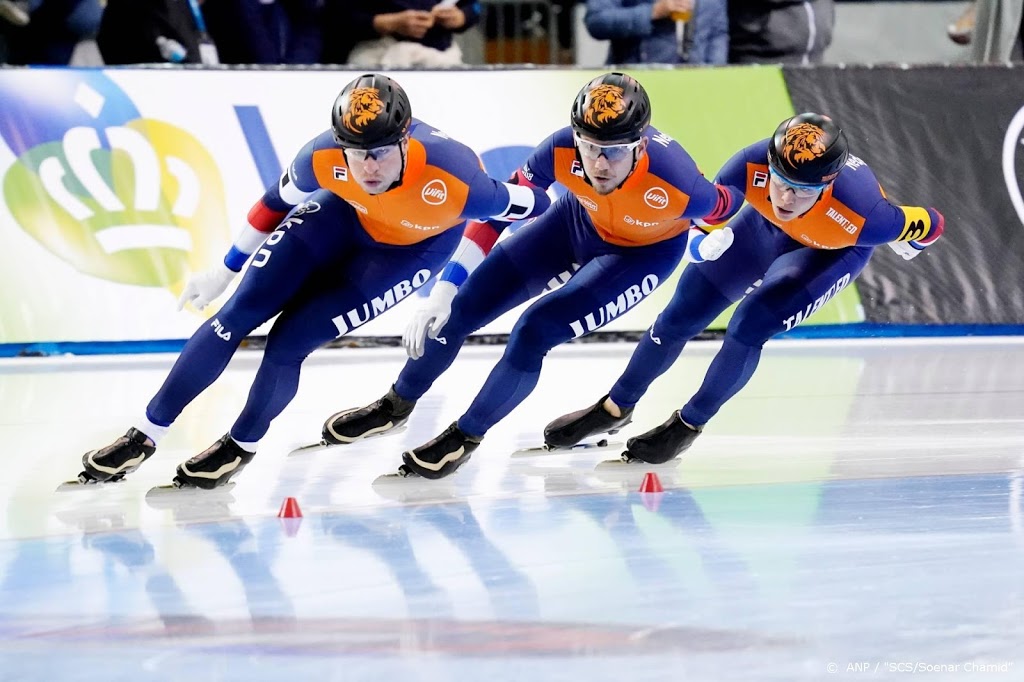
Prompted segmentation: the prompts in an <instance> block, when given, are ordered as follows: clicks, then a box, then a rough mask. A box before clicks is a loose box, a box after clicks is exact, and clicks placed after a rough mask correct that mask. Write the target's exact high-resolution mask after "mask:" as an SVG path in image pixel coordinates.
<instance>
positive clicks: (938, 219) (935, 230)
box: [917, 208, 946, 246]
mask: <svg viewBox="0 0 1024 682" xmlns="http://www.w3.org/2000/svg"><path fill="white" fill-rule="evenodd" d="M928 217H929V218H931V219H932V229H931V231H929V232H928V236H926V237H925V238H924V239H918V240H917V243H918V244H921V245H923V246H927V245H929V244H931V243H932V242H934V241H935V240H936V239H938V238H939V237H941V236H942V233H943V232H944V231H945V230H946V217H945V216H943V215H942V214H941V213H939V212H938V211H936V210H935V209H934V208H929V209H928Z"/></svg>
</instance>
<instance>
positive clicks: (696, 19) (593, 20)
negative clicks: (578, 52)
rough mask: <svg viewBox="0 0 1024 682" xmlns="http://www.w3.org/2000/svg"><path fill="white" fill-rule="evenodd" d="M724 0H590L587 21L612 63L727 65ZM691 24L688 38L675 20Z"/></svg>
mask: <svg viewBox="0 0 1024 682" xmlns="http://www.w3.org/2000/svg"><path fill="white" fill-rule="evenodd" d="M726 4H727V3H726V0H653V1H652V0H587V13H586V15H585V17H584V23H585V24H586V26H587V31H588V32H589V33H590V35H592V36H593V37H594V38H596V39H597V40H608V41H610V45H609V47H608V63H609V64H681V63H690V64H725V63H726V59H727V57H728V50H729V34H728V16H727V13H726ZM679 19H682V20H683V21H686V23H687V24H689V25H690V26H691V27H692V33H691V34H690V38H689V39H688V40H684V36H683V35H682V33H681V31H680V30H679V29H680V28H681V26H679V25H678V24H677V20H679Z"/></svg>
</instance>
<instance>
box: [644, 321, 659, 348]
mask: <svg viewBox="0 0 1024 682" xmlns="http://www.w3.org/2000/svg"><path fill="white" fill-rule="evenodd" d="M647 335H648V336H650V337H651V341H654V343H656V344H658V345H659V346H660V345H661V338H660V337H657V336H655V335H654V325H653V324H652V325H651V328H650V329H648V330H647Z"/></svg>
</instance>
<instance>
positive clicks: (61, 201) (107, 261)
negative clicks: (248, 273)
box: [2, 80, 230, 292]
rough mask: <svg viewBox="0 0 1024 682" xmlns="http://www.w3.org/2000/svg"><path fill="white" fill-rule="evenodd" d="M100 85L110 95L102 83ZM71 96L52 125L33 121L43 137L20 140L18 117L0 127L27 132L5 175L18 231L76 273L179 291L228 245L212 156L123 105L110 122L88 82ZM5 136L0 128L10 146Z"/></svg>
mask: <svg viewBox="0 0 1024 682" xmlns="http://www.w3.org/2000/svg"><path fill="white" fill-rule="evenodd" d="M102 85H103V87H104V88H105V89H106V90H110V86H111V84H110V83H109V81H105V82H103V83H102ZM114 87H116V86H114ZM73 92H74V95H73V97H72V99H73V102H66V101H62V102H59V104H58V111H57V112H56V114H55V115H54V117H53V118H54V119H55V120H54V121H50V122H44V123H43V124H40V129H43V130H44V132H45V134H40V137H42V138H43V139H40V140H31V141H30V142H26V141H25V139H26V137H29V138H30V137H31V135H32V132H33V122H32V121H25V118H26V113H22V118H21V119H18V118H9V119H7V120H5V121H4V122H3V123H4V126H5V127H6V128H10V127H12V126H18V127H24V128H26V129H27V130H26V135H25V136H22V137H21V138H18V140H17V141H18V142H19V143H20V144H21V146H22V147H23V148H22V149H21V150H20V155H19V156H18V159H17V161H16V162H15V163H14V164H13V165H12V166H11V167H10V168H9V169H8V171H7V173H6V175H5V176H4V178H3V186H2V187H3V200H4V202H5V203H6V204H7V207H8V208H9V210H10V211H11V214H12V215H13V216H14V219H15V220H16V221H17V223H18V225H19V226H20V227H21V229H23V230H24V231H25V232H26V233H27V234H29V235H30V236H31V237H32V238H33V239H35V240H36V241H37V242H38V243H39V244H41V245H42V246H43V247H44V248H46V249H47V250H48V251H49V252H50V253H52V254H53V255H55V256H57V257H58V258H60V259H61V260H63V261H65V262H66V263H68V264H70V265H71V266H72V267H74V268H75V269H76V270H78V271H79V272H82V273H85V274H88V275H91V276H94V277H99V278H102V279H106V280H110V281H115V282H120V283H124V284H134V285H140V286H150V287H166V288H169V289H171V290H172V291H173V292H177V291H179V290H180V289H181V288H182V287H183V286H184V281H185V280H186V278H187V276H188V273H189V272H190V271H193V270H198V269H201V268H203V267H206V266H208V265H209V264H210V263H211V262H213V261H214V260H215V259H216V258H217V255H218V253H219V251H220V250H221V249H223V247H224V244H225V243H227V242H229V241H230V235H229V234H228V221H227V211H226V208H225V203H224V189H223V183H222V181H221V177H220V172H219V171H218V169H217V165H216V163H215V162H214V160H213V157H212V156H211V155H210V153H209V152H208V151H207V150H206V149H205V148H204V147H203V146H202V144H200V143H199V141H198V140H197V139H196V138H195V137H193V136H192V135H191V134H189V133H188V132H186V131H184V130H182V129H181V128H178V127H176V126H174V125H171V124H169V123H166V122H164V121H157V120H153V119H146V118H141V117H137V112H135V111H134V107H133V106H132V105H131V103H130V102H128V105H127V107H126V106H125V105H124V103H123V102H122V103H121V105H120V106H121V110H122V111H124V110H125V109H128V107H130V111H129V112H128V113H129V114H134V115H135V116H136V117H133V118H129V117H128V116H127V115H125V114H124V113H122V117H123V118H122V120H121V121H117V120H116V118H118V117H113V118H115V120H114V121H111V122H109V123H113V124H109V123H108V121H107V120H104V118H108V119H109V118H111V117H110V116H107V117H104V116H102V115H101V112H103V111H104V103H105V96H104V95H103V94H102V93H101V92H98V91H97V90H96V89H94V88H93V87H91V86H90V83H89V82H88V80H85V81H83V82H79V83H77V85H76V87H75V88H74V90H73ZM18 94H19V96H20V95H22V94H24V97H26V98H29V99H31V98H32V97H33V93H32V92H25V93H21V92H19V93H18ZM117 95H118V96H119V97H121V98H124V94H123V93H121V92H120V91H119V89H118V92H117ZM47 104H50V103H49V102H47ZM15 106H18V103H15ZM25 108H26V109H27V110H28V112H27V114H28V115H31V114H34V113H35V112H38V111H39V110H40V106H39V105H38V104H37V103H30V104H28V105H25ZM75 108H77V110H76V109H75ZM83 112H84V113H85V114H86V116H83V115H82V114H83ZM62 118H63V120H61V119H62ZM83 118H84V119H85V121H84V122H85V123H87V125H82V124H81V123H82V122H83ZM90 119H91V120H90ZM124 119H127V120H124ZM68 120H72V121H74V122H75V123H77V124H76V125H66V124H65V121H68ZM89 124H91V125H89ZM44 126H48V127H45V128H44ZM13 132H14V133H15V134H17V133H19V132H21V131H20V130H17V129H16V130H14V131H13ZM11 133H12V131H11V130H9V129H7V130H4V131H3V134H4V137H5V138H8V139H9V140H10V136H11ZM11 146H12V148H14V145H11ZM17 151H18V150H16V153H17Z"/></svg>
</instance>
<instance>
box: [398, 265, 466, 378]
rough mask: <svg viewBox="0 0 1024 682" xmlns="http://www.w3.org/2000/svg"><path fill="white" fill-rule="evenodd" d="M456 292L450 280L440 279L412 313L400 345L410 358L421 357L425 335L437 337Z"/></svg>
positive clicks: (449, 313) (424, 344)
mask: <svg viewBox="0 0 1024 682" xmlns="http://www.w3.org/2000/svg"><path fill="white" fill-rule="evenodd" d="M458 292H459V289H458V287H456V286H455V285H454V284H452V283H451V282H446V281H444V280H440V281H438V282H437V284H435V285H434V289H433V291H431V292H430V296H429V297H427V300H426V302H425V303H424V304H423V307H421V308H420V309H419V310H418V311H417V312H416V314H415V315H413V318H412V320H411V321H410V322H409V326H408V327H406V328H405V334H403V335H402V345H403V346H405V352H406V353H408V354H409V357H410V358H412V359H413V360H418V359H420V358H422V357H423V352H424V349H425V347H426V344H427V337H430V338H432V339H436V338H437V335H438V334H439V333H440V331H441V328H442V327H444V325H445V323H447V322H448V318H449V317H450V316H451V314H452V300H453V299H454V298H455V294H457V293H458Z"/></svg>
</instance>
